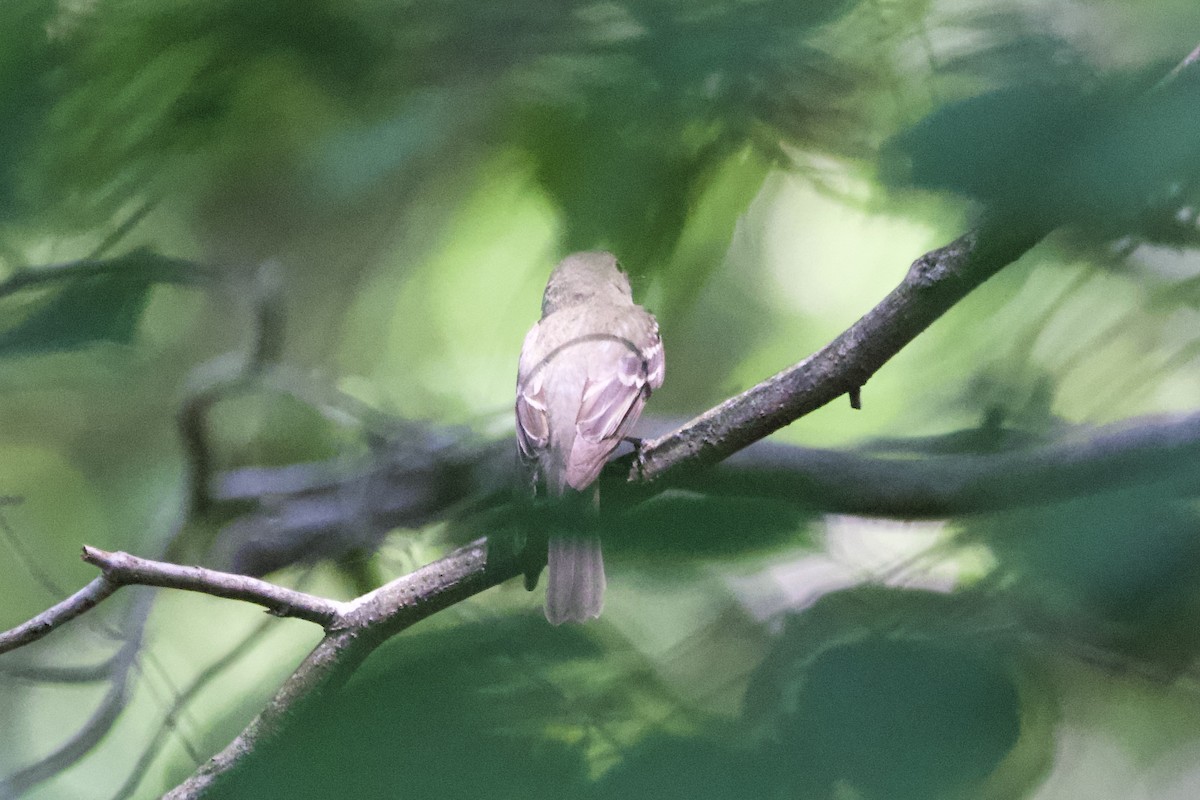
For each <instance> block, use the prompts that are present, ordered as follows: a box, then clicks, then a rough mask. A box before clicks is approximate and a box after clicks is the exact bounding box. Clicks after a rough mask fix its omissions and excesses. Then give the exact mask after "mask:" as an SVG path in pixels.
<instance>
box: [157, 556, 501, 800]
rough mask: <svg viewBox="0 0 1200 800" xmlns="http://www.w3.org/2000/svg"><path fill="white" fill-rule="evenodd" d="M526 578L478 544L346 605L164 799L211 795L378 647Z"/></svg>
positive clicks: (343, 680)
mask: <svg viewBox="0 0 1200 800" xmlns="http://www.w3.org/2000/svg"><path fill="white" fill-rule="evenodd" d="M518 574H520V565H519V563H518V559H517V558H516V556H515V554H513V553H506V552H505V553H502V552H498V550H497V548H494V547H489V545H488V542H487V540H486V539H479V540H477V541H475V542H472V543H471V544H469V545H467V546H466V547H461V548H459V549H458V550H455V551H454V552H452V553H450V554H449V555H447V556H446V557H445V558H442V559H440V560H438V561H435V562H433V563H432V564H429V565H428V566H425V567H422V568H421V569H419V570H417V571H416V572H414V573H412V574H410V575H406V576H404V577H402V578H397V579H396V580H394V581H392V582H391V583H388V584H386V585H384V586H382V587H380V588H379V589H376V590H375V591H373V592H370V593H369V594H366V595H363V596H362V597H360V598H358V599H357V600H354V601H351V602H350V603H348V604H346V606H347V607H346V610H345V613H344V614H343V615H342V617H341V618H340V619H339V621H338V623H337V624H336V625H334V626H333V627H332V628H330V630H329V632H328V634H327V635H326V636H325V638H323V639H322V640H321V642H320V643H319V644H318V645H317V646H316V648H315V649H314V650H313V651H312V652H311V653H310V654H309V655H308V657H307V658H306V659H305V660H304V662H303V663H301V664H300V666H299V667H298V668H297V669H296V671H295V672H294V673H292V675H291V677H290V678H288V680H287V681H286V682H285V683H284V684H283V686H282V687H280V689H279V691H278V692H277V693H276V695H275V696H274V697H273V698H272V699H271V701H270V702H269V703H268V704H267V706H266V708H264V709H263V710H262V712H261V713H259V715H258V716H257V717H255V718H254V720H253V721H252V722H251V723H250V724H249V725H248V726H247V727H246V729H245V730H244V731H242V733H241V734H239V735H238V737H237V738H236V739H234V740H233V741H232V742H230V743H229V745H228V746H227V747H226V748H225V749H224V750H222V751H221V752H220V753H217V754H216V755H215V756H213V757H212V758H211V759H209V761H208V762H207V763H205V764H204V765H203V766H201V767H200V769H199V770H197V771H196V773H195V774H194V775H192V777H190V778H188V779H187V780H186V781H184V782H183V783H182V784H180V785H179V786H177V787H175V789H173V790H172V791H170V792H168V793H167V794H166V795H164V800H192V798H199V797H202V796H204V794H205V793H206V792H207V791H208V789H209V788H211V786H212V785H213V784H214V783H215V782H216V781H217V780H219V779H220V778H221V776H223V775H225V774H226V773H228V772H230V771H231V770H233V769H234V768H236V767H237V766H238V765H239V764H240V763H241V762H243V761H244V760H246V759H247V758H248V757H249V756H251V755H252V754H253V752H254V750H255V749H256V747H257V746H258V745H259V744H260V743H262V742H265V741H269V740H271V739H273V738H275V737H276V736H278V735H279V733H280V732H281V731H282V730H284V729H285V727H286V726H287V724H288V723H289V722H290V721H291V720H293V719H295V718H296V717H299V716H301V715H302V714H303V713H304V712H305V711H306V710H307V709H310V708H312V707H313V706H315V705H316V704H318V703H319V702H320V701H321V700H323V699H324V698H326V697H328V695H329V694H330V693H332V692H335V691H337V689H338V688H340V687H341V686H342V685H343V684H344V683H345V682H346V680H347V679H348V678H349V677H350V675H352V674H353V673H354V671H355V670H356V669H357V668H358V666H359V665H360V664H361V663H362V662H363V660H365V659H366V657H367V656H368V655H370V654H371V653H372V652H373V651H374V650H375V648H377V647H378V646H379V645H381V644H383V642H385V641H386V640H387V639H388V638H390V637H391V636H394V635H395V634H397V633H400V632H401V631H403V630H404V629H405V628H408V627H409V626H411V625H413V624H415V623H416V622H419V621H420V620H422V619H424V618H426V617H428V616H429V615H431V614H433V613H434V612H436V611H440V610H441V609H443V608H447V607H449V606H451V605H453V604H455V603H457V602H459V601H461V600H465V599H466V598H468V597H470V596H472V595H475V594H478V593H479V592H482V591H483V590H485V589H488V588H490V587H492V586H496V585H498V584H500V583H503V582H504V581H506V580H508V579H510V578H513V577H515V576H516V575H518Z"/></svg>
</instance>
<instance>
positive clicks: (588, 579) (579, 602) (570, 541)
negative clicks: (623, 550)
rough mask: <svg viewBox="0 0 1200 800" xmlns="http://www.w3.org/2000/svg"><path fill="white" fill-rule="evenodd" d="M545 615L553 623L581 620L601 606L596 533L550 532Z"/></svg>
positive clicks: (602, 584)
mask: <svg viewBox="0 0 1200 800" xmlns="http://www.w3.org/2000/svg"><path fill="white" fill-rule="evenodd" d="M547 573H548V574H547V576H546V619H548V620H550V622H551V623H552V624H554V625H561V624H562V623H564V622H585V621H587V620H589V619H595V618H596V617H598V616H600V610H601V609H602V608H604V587H605V583H606V581H605V578H604V556H603V555H602V554H601V552H600V537H599V536H597V535H596V534H594V533H593V534H588V533H555V534H551V536H550V551H549V559H548V570H547Z"/></svg>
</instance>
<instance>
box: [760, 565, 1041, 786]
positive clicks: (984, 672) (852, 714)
mask: <svg viewBox="0 0 1200 800" xmlns="http://www.w3.org/2000/svg"><path fill="white" fill-rule="evenodd" d="M978 624H979V623H978V622H977V621H973V616H972V612H970V611H969V606H967V605H966V604H964V603H962V602H961V601H956V599H955V598H952V597H946V596H939V595H935V594H931V593H927V592H914V591H898V590H885V589H876V588H864V589H857V590H851V591H847V592H841V593H837V594H834V595H829V596H827V597H825V598H823V599H822V600H821V601H820V602H818V603H817V604H816V605H815V606H813V607H812V608H811V609H809V610H807V611H805V612H802V613H799V614H796V615H794V616H792V617H790V618H789V619H788V621H787V624H786V627H785V628H784V632H783V635H782V636H781V637H780V639H779V641H778V644H777V646H776V648H775V650H774V651H773V652H772V653H771V655H770V656H769V657H768V658H767V660H766V661H764V663H763V665H762V667H761V668H760V669H759V670H758V672H757V673H756V674H755V676H754V677H753V678H752V681H751V685H750V687H749V689H748V690H747V694H746V704H747V715H748V722H749V723H750V724H752V725H754V728H755V731H756V734H757V736H758V737H759V738H760V739H761V740H762V741H764V742H765V745H764V746H765V749H766V752H767V753H768V754H769V755H770V758H771V763H772V764H773V769H774V770H775V774H776V778H775V780H776V781H777V782H778V784H777V786H786V787H788V788H787V789H786V790H783V793H784V794H785V795H786V796H793V797H831V796H841V794H840V793H841V792H847V791H848V792H849V794H848V795H847V796H851V797H860V798H878V799H879V800H888V799H892V798H895V799H898V798H913V800H917V799H918V798H938V797H947V796H951V797H978V796H982V795H983V787H984V785H985V782H986V781H987V780H988V778H989V775H991V774H992V772H993V771H994V770H995V769H996V768H997V767H998V766H999V765H1000V764H1001V762H1003V761H1004V760H1005V759H1006V758H1007V757H1008V756H1009V753H1010V752H1011V751H1012V750H1013V749H1014V748H1015V747H1016V745H1017V743H1018V740H1019V739H1020V738H1021V737H1022V735H1023V728H1024V726H1023V723H1022V713H1023V709H1022V698H1021V696H1020V689H1019V683H1018V681H1017V672H1016V669H1015V661H1014V659H1013V656H1014V655H1015V651H1014V650H1013V647H1012V644H1011V643H1006V642H1004V641H1003V640H996V639H993V638H991V637H989V636H988V635H986V634H980V633H975V632H974V631H973V630H972V628H973V627H974V626H975V625H978ZM1046 733H1047V731H1040V732H1039V733H1038V735H1045V734H1046ZM1050 745H1051V742H1050V741H1049V739H1047V740H1045V741H1033V742H1030V743H1029V744H1028V745H1026V746H1032V747H1034V748H1047V747H1049V746H1050ZM1019 777H1020V779H1022V780H1029V779H1030V778H1031V777H1032V776H1031V775H1023V776H1019ZM1008 788H1009V791H1010V792H1011V791H1012V789H1013V787H1011V786H1010V787H1008ZM776 791H780V789H779V788H777V789H776ZM1004 796H1019V794H1018V793H1015V792H1014V793H1012V794H1007V793H1006V794H1005V795H1004Z"/></svg>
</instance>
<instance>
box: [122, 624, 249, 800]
mask: <svg viewBox="0 0 1200 800" xmlns="http://www.w3.org/2000/svg"><path fill="white" fill-rule="evenodd" d="M270 625H271V620H269V619H265V620H263V621H262V622H261V623H259V624H258V625H257V626H255V628H254V629H253V630H252V631H250V633H248V634H246V635H245V636H244V637H242V640H241V641H239V642H238V643H237V644H235V645H234V646H233V647H232V648H230V649H229V652H227V653H226V654H225V655H223V656H221V657H220V658H218V659H217V660H216V661H214V662H212V663H211V664H209V665H208V666H207V667H205V668H204V669H203V670H202V671H201V672H200V674H199V675H197V676H196V677H195V679H194V680H193V681H192V683H191V685H189V686H188V687H187V689H185V690H184V691H182V692H180V693H179V695H178V696H177V697H176V698H175V702H174V703H172V705H171V707H170V709H168V711H167V714H166V716H165V717H163V721H162V723H161V724H160V725H159V729H158V733H157V735H155V736H154V737H152V738H151V739H150V743H149V744H148V745H147V746H146V749H145V750H143V751H142V753H141V755H140V756H139V757H138V760H137V763H136V764H134V766H133V769H132V770H130V773H129V777H128V778H126V779H125V783H124V784H122V786H121V788H119V789H118V790H117V791H116V793H115V794H114V795H113V797H112V800H126V798H129V797H132V796H133V794H134V792H136V791H137V788H138V786H139V785H140V784H141V782H142V780H143V779H144V778H145V777H146V771H147V770H149V769H150V766H151V765H152V764H153V763H154V759H155V758H157V756H158V754H159V753H160V752H161V751H162V748H163V747H164V746H165V745H166V743H167V742H168V741H169V739H168V738H167V736H165V735H164V734H165V732H166V731H167V730H171V729H174V728H175V726H176V725H177V724H178V721H179V718H180V716H182V714H183V711H184V709H185V708H187V705H188V703H190V702H191V701H192V699H193V698H195V697H196V696H197V695H198V694H200V692H201V691H203V690H204V688H205V687H207V686H208V685H209V684H210V683H211V682H212V680H213V679H214V678H216V677H217V676H218V675H220V674H221V673H222V672H224V671H225V669H227V668H228V667H229V666H230V665H232V664H233V663H234V662H236V661H237V660H238V659H239V658H241V657H242V656H244V655H246V652H247V650H248V648H249V647H250V646H251V645H253V644H254V643H255V642H257V641H258V640H259V639H260V638H261V637H262V635H263V634H264V633H266V631H267V628H268V627H269V626H270ZM185 745H186V741H185ZM187 749H188V751H189V753H188V754H189V755H190V756H192V757H193V758H195V757H196V756H195V754H194V753H193V752H191V748H190V747H188V748H187ZM196 760H197V761H199V759H198V758H197V759H196Z"/></svg>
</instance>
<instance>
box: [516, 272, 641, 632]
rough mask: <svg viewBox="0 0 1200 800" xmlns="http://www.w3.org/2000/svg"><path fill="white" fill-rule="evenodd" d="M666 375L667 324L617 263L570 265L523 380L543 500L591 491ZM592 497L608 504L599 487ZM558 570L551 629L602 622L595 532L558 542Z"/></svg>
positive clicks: (562, 535)
mask: <svg viewBox="0 0 1200 800" xmlns="http://www.w3.org/2000/svg"><path fill="white" fill-rule="evenodd" d="M663 370H664V361H663V348H662V341H661V340H660V339H659V336H658V323H657V322H656V321H655V319H654V317H653V316H652V315H651V314H650V313H649V312H648V311H646V310H645V309H644V308H642V307H641V306H639V305H637V304H636V303H634V302H633V291H632V290H631V289H630V286H629V278H628V277H627V276H626V275H625V273H624V272H622V271H621V268H620V266H619V265H618V264H617V259H616V257H615V256H613V255H612V253H605V252H586V253H575V254H573V255H570V256H567V257H566V258H564V259H563V260H562V261H561V262H560V263H559V265H558V266H557V267H555V268H554V272H552V273H551V274H550V280H549V281H548V282H547V284H546V292H545V295H544V296H543V298H542V318H541V320H539V321H538V322H537V324H535V325H534V326H533V328H532V329H531V330H530V331H529V334H528V335H527V336H526V337H525V343H524V345H523V346H522V347H521V361H520V365H519V367H518V370H517V406H516V412H517V444H518V446H519V449H520V455H521V461H522V464H523V465H524V467H525V469H526V472H527V474H528V477H529V479H530V484H531V486H532V487H533V489H534V492H535V493H537V492H539V491H541V492H545V493H547V494H549V495H550V496H552V497H562V496H563V495H565V494H570V493H580V492H583V491H584V490H586V489H587V488H588V487H589V486H591V485H592V484H593V483H594V482H595V480H596V478H597V477H599V475H600V470H601V469H603V468H604V464H605V462H606V461H607V460H608V457H609V455H611V454H612V452H613V450H615V449H616V447H617V445H619V444H620V443H621V440H622V439H623V438H624V436H625V435H626V433H627V432H628V431H629V429H630V428H631V427H632V426H633V423H634V422H635V421H636V420H637V418H638V417H639V416H640V415H641V413H642V408H643V407H644V406H645V404H646V398H648V397H649V396H650V393H651V391H653V390H654V389H657V388H658V387H659V386H661V385H662V382H663ZM592 497H593V503H594V504H595V503H598V502H599V487H598V486H597V487H595V489H594V490H593V495H592ZM548 567H549V574H548V578H547V587H546V618H547V619H548V620H550V622H552V623H553V624H555V625H558V624H559V623H562V622H566V621H572V622H583V621H584V620H587V619H591V618H594V617H597V616H599V615H600V610H601V608H602V607H603V604H604V587H605V579H604V561H603V558H602V556H601V551H600V538H599V536H598V535H597V534H596V533H595V532H590V533H588V532H557V531H556V532H552V533H551V535H550V537H549V553H548Z"/></svg>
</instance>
